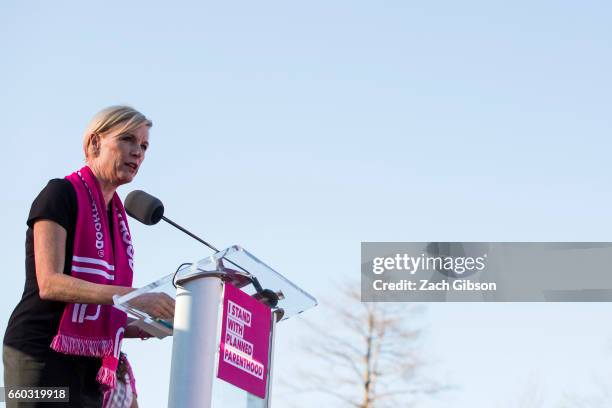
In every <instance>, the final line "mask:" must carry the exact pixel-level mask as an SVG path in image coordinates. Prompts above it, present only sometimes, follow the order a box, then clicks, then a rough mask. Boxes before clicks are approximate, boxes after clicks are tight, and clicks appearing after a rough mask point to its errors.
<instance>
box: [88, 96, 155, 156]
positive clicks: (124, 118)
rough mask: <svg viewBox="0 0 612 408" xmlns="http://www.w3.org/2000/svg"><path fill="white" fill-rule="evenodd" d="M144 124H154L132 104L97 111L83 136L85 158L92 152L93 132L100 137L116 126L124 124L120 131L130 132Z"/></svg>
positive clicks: (149, 125)
mask: <svg viewBox="0 0 612 408" xmlns="http://www.w3.org/2000/svg"><path fill="white" fill-rule="evenodd" d="M142 125H146V126H148V127H151V126H153V122H151V121H150V120H149V119H147V117H146V116H145V115H143V114H142V113H140V112H138V111H137V110H136V109H134V108H132V107H131V106H125V105H116V106H109V107H108V108H105V109H102V110H101V111H100V112H98V113H96V115H95V116H94V117H93V119H92V120H91V122H89V125H87V129H86V130H85V134H84V136H83V151H84V152H85V159H86V160H87V158H89V156H90V153H91V152H90V149H91V135H92V134H93V133H97V134H99V135H100V137H104V136H105V135H106V134H107V133H108V132H110V131H114V130H116V129H115V128H116V127H118V126H122V128H121V129H119V132H120V133H124V132H130V131H132V130H134V129H136V128H137V127H140V126H142Z"/></svg>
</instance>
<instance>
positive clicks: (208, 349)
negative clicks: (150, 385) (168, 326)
mask: <svg viewBox="0 0 612 408" xmlns="http://www.w3.org/2000/svg"><path fill="white" fill-rule="evenodd" d="M222 293H223V282H222V281H221V279H220V278H219V277H216V276H203V277H199V278H196V279H192V280H188V281H186V282H184V283H182V284H179V285H178V288H177V291H176V305H175V312H174V334H173V336H174V338H173V342H172V365H171V368H170V392H169V395H168V407H170V408H196V407H197V408H210V407H211V403H212V387H213V379H214V377H215V373H214V370H215V355H216V352H217V346H218V341H219V333H217V327H218V321H217V319H218V312H219V308H220V307H221V306H222Z"/></svg>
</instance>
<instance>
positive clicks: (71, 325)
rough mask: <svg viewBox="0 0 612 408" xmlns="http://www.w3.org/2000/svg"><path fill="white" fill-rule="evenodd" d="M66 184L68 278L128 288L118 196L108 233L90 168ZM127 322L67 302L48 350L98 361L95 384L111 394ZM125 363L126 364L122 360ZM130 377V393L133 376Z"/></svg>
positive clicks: (116, 314)
mask: <svg viewBox="0 0 612 408" xmlns="http://www.w3.org/2000/svg"><path fill="white" fill-rule="evenodd" d="M66 179H67V180H68V181H70V182H71V183H72V185H73V186H74V190H75V191H76V197H77V207H78V211H77V222H76V229H75V235H74V248H73V257H72V268H71V270H72V272H71V275H72V276H73V277H75V278H78V279H83V280H85V281H88V282H93V283H100V284H104V285H117V286H132V268H133V256H134V248H133V247H132V242H131V236H130V229H129V228H128V224H127V216H126V214H125V209H124V208H123V204H122V203H121V200H120V199H119V196H118V195H117V193H115V195H114V196H113V198H112V201H111V206H112V224H113V225H112V231H111V230H110V227H109V223H108V217H107V214H106V208H105V206H104V197H103V196H102V190H101V189H100V185H99V183H98V180H97V179H96V177H95V176H94V174H93V172H92V171H91V169H90V168H89V167H87V166H85V167H83V168H82V169H81V170H79V171H77V172H75V173H72V174H71V175H69V176H67V177H66ZM111 234H112V237H113V239H112V240H111ZM126 323H127V315H126V314H125V312H122V311H120V310H118V309H116V308H115V307H113V306H112V305H95V304H81V303H67V304H66V307H65V309H64V314H63V315H62V320H61V322H60V325H59V330H58V332H57V335H56V336H55V337H54V338H53V342H52V343H51V348H52V349H53V350H55V351H58V352H61V353H65V354H72V355H78V356H91V357H100V358H101V359H102V367H101V368H100V371H98V375H97V376H96V380H97V381H98V382H99V383H100V384H104V385H106V386H107V387H108V388H109V389H113V388H115V386H116V384H117V378H116V370H117V366H118V364H119V353H120V351H121V341H122V339H123V334H124V332H125V326H126ZM125 363H126V364H129V363H127V360H126V361H125ZM128 367H129V365H128ZM129 371H130V373H131V370H129ZM130 377H131V378H130V385H131V387H132V390H133V392H134V393H135V392H136V391H135V385H134V378H133V375H131V376H130Z"/></svg>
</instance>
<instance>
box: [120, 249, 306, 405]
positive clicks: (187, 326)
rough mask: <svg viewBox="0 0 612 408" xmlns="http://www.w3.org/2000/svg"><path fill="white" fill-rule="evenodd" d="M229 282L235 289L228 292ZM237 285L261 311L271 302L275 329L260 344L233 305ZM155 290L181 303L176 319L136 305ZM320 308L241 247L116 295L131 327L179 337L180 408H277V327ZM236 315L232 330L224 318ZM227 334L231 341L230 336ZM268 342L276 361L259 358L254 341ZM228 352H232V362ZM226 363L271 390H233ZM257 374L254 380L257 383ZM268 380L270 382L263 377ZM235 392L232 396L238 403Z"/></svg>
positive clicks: (243, 312)
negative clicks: (274, 396) (274, 379)
mask: <svg viewBox="0 0 612 408" xmlns="http://www.w3.org/2000/svg"><path fill="white" fill-rule="evenodd" d="M226 285H231V286H232V288H226ZM175 287H176V288H175ZM234 288H239V291H240V292H242V293H237V294H238V295H240V296H242V297H243V298H244V297H246V298H247V299H245V300H248V301H249V302H251V303H255V304H256V306H257V307H256V308H257V309H261V307H262V306H261V304H264V305H265V307H264V309H266V311H267V313H268V314H266V315H265V316H267V319H269V324H268V322H266V324H265V325H263V326H261V327H265V332H264V333H263V334H264V335H265V339H264V338H263V336H262V335H261V331H260V332H259V333H260V334H259V335H258V336H259V338H258V339H257V338H256V339H255V341H253V339H248V341H247V340H246V338H245V339H243V338H242V337H243V336H242V333H244V331H245V328H246V330H247V332H248V330H251V329H252V327H251V326H252V325H255V323H253V324H251V318H252V317H251V311H249V310H248V307H246V306H244V307H241V306H240V305H238V304H237V303H238V301H237V300H235V299H234V298H232V299H233V300H229V296H230V294H231V293H235V292H238V291H236V290H235V289H234ZM226 289H228V290H226ZM229 289H231V291H230V290H229ZM149 292H165V293H167V294H168V295H170V296H173V297H175V298H176V305H175V314H174V320H173V321H164V320H157V319H154V318H152V317H151V316H149V315H147V314H146V313H145V312H143V311H141V310H138V309H136V308H134V307H132V306H131V305H130V303H129V302H130V300H132V299H134V298H135V297H137V296H139V295H141V294H144V293H149ZM244 294H246V295H248V296H245V295H244ZM224 297H225V299H224ZM252 299H256V300H257V301H258V302H253V300H252ZM316 304H317V301H316V299H315V298H314V297H313V296H311V295H309V294H308V293H306V292H305V291H303V290H302V289H300V288H299V287H297V286H296V285H294V284H293V283H292V282H290V281H289V280H287V279H286V278H284V277H283V276H282V275H280V274H279V273H277V272H276V271H274V270H273V269H272V268H270V267H269V266H268V265H266V264H265V263H263V262H262V261H260V260H259V259H257V258H256V257H255V256H253V255H252V254H250V253H249V252H248V251H246V250H245V249H243V248H241V247H239V246H237V245H234V246H231V247H229V248H227V249H224V250H222V251H219V252H217V253H215V254H213V255H211V256H209V257H207V258H204V259H202V260H200V261H198V262H196V263H192V264H183V265H181V267H179V269H178V270H177V272H176V273H174V274H169V275H167V276H164V277H163V278H161V279H159V280H157V281H155V282H153V283H151V284H149V285H146V286H144V287H142V288H140V289H138V290H135V291H133V292H131V293H129V294H127V295H125V296H121V297H116V298H115V307H117V308H119V309H121V310H124V311H125V312H127V313H128V316H129V317H131V318H132V319H133V320H132V322H131V323H130V324H133V325H136V326H138V327H140V328H141V329H143V330H145V331H147V332H148V333H150V334H152V335H153V336H156V337H158V338H163V337H165V336H169V335H171V336H173V343H172V364H171V375H170V390H169V395H168V406H169V407H172V408H195V407H198V408H202V407H205V408H217V407H221V406H232V407H234V406H235V407H244V408H264V407H265V408H269V407H270V406H271V386H272V368H273V360H274V333H275V328H276V323H277V322H280V321H283V320H286V319H288V318H290V317H292V316H295V315H297V314H299V313H302V312H303V311H305V310H307V309H310V308H311V307H314V306H316ZM228 305H229V306H228ZM224 309H225V310H224ZM267 309H269V310H267ZM224 312H225V314H224ZM231 312H235V313H234V315H232V316H230V317H227V319H226V320H224V321H227V322H228V324H230V326H224V325H225V323H223V322H222V320H223V319H225V318H226V315H227V314H228V313H229V314H231ZM253 313H255V312H253ZM254 319H255V316H253V321H255V320H254ZM226 329H227V331H226ZM221 333H225V334H224V336H227V337H224V338H223V339H222V338H221ZM264 340H265V343H266V347H267V348H266V350H268V353H266V358H267V360H268V361H264V362H258V361H256V360H255V359H254V358H253V355H254V354H253V348H254V346H253V344H258V343H257V342H263V341H264ZM256 347H259V346H256ZM228 350H230V351H233V354H232V353H230V352H229V351H228ZM220 353H222V354H223V356H220ZM225 353H230V354H231V355H229V354H228V357H227V358H225V357H226V354H225ZM225 361H228V362H229V363H230V364H231V365H232V366H233V367H239V368H240V370H239V375H243V376H245V377H248V378H246V382H247V384H246V385H247V386H248V385H249V384H248V383H249V382H251V383H252V382H254V381H258V378H257V376H259V380H261V381H262V384H265V391H264V392H262V393H260V394H259V395H258V396H256V395H255V394H256V393H253V392H247V391H245V390H247V389H248V388H244V387H243V386H242V384H240V383H238V382H236V383H234V384H235V385H229V384H227V383H226V382H222V381H221V380H219V379H218V378H217V377H219V378H221V375H220V374H221V367H220V366H225V365H226V364H225ZM228 367H229V369H234V370H235V368H233V367H231V366H229V365H228ZM262 367H267V369H266V370H265V373H262V372H261V368H262ZM224 369H225V368H224ZM245 372H246V373H247V374H244V373H245ZM240 373H242V374H240ZM250 375H252V380H253V381H251V380H250V379H249V378H250ZM262 376H265V379H263V380H262ZM226 381H227V379H226ZM230 382H231V381H230ZM213 389H214V390H213ZM214 391H215V392H214ZM227 394H232V395H231V398H230V397H229V395H227Z"/></svg>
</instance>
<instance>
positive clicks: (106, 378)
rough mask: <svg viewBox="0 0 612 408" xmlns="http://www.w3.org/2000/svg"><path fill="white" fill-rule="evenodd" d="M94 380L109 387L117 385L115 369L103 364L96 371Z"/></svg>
mask: <svg viewBox="0 0 612 408" xmlns="http://www.w3.org/2000/svg"><path fill="white" fill-rule="evenodd" d="M96 381H98V382H99V383H100V384H104V385H106V386H108V387H109V388H115V385H117V375H116V374H115V371H113V370H111V369H110V368H108V367H106V366H104V365H103V366H102V367H100V370H99V371H98V375H97V376H96Z"/></svg>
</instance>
